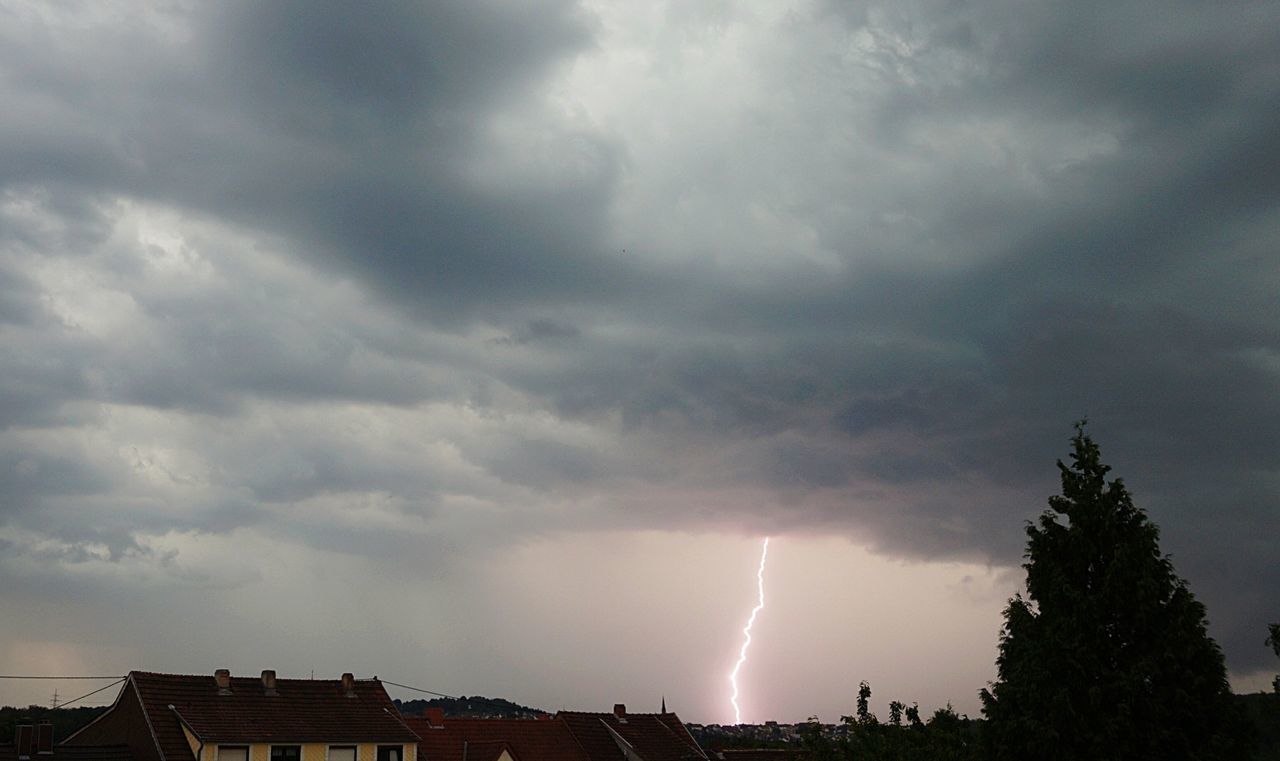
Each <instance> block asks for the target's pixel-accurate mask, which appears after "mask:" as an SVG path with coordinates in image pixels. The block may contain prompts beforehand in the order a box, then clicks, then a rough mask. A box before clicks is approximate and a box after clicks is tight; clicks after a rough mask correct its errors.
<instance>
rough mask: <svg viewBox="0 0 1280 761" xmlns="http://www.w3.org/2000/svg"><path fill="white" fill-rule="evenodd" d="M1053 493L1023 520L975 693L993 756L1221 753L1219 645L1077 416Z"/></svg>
mask: <svg viewBox="0 0 1280 761" xmlns="http://www.w3.org/2000/svg"><path fill="white" fill-rule="evenodd" d="M1058 469H1059V471H1060V472H1061V477H1062V494H1060V495H1057V496H1053V497H1050V498H1049V509H1048V510H1046V511H1045V512H1044V513H1043V514H1041V516H1040V518H1039V520H1038V521H1036V522H1035V523H1031V524H1029V525H1028V526H1027V536H1028V541H1027V551H1026V555H1025V558H1026V561H1027V562H1026V563H1025V564H1024V566H1023V567H1024V568H1025V569H1026V572H1027V581H1026V583H1027V586H1026V597H1023V596H1022V595H1021V594H1019V595H1015V596H1014V597H1013V599H1011V600H1010V601H1009V605H1008V607H1007V608H1006V609H1005V614H1004V618H1005V624H1004V629H1003V631H1002V632H1001V637H1000V653H999V657H998V658H997V661H996V663H997V666H998V669H999V676H998V678H997V680H996V682H995V683H994V684H992V685H990V689H989V690H982V692H981V697H982V702H983V709H982V710H983V713H984V714H985V715H986V716H987V718H988V719H989V722H988V727H987V729H988V732H987V739H988V742H989V745H990V748H989V752H990V756H991V757H992V758H995V759H1046V760H1052V759H1117V760H1118V759H1157V758H1158V759H1233V758H1241V757H1244V754H1245V753H1246V751H1245V750H1244V748H1243V747H1242V746H1241V745H1240V742H1239V740H1238V739H1237V736H1238V735H1237V732H1238V726H1237V719H1236V718H1235V713H1234V708H1233V706H1232V703H1231V693H1230V688H1229V687H1228V684H1227V679H1226V669H1225V667H1224V665H1223V660H1222V651H1221V650H1220V649H1219V648H1218V646H1217V644H1216V643H1215V642H1214V641H1213V639H1211V638H1210V637H1209V635H1208V632H1207V630H1206V621H1205V610H1204V606H1203V605H1201V604H1200V603H1199V602H1198V601H1196V599H1195V597H1194V596H1193V595H1192V594H1191V592H1190V591H1189V590H1188V589H1187V585H1186V582H1184V581H1183V580H1182V579H1180V578H1178V577H1177V576H1176V575H1175V574H1174V571H1173V564H1172V563H1171V561H1170V560H1169V558H1168V557H1167V556H1165V555H1162V554H1161V552H1160V547H1159V529H1157V527H1156V526H1155V524H1153V523H1152V522H1151V521H1150V520H1148V518H1147V516H1146V513H1145V512H1143V510H1141V509H1140V508H1138V507H1136V506H1135V505H1134V504H1133V500H1132V498H1131V496H1130V494H1129V491H1128V490H1127V489H1126V488H1125V486H1124V483H1123V482H1122V481H1121V480H1120V479H1115V480H1112V481H1107V480H1106V475H1107V473H1108V471H1109V470H1110V468H1109V467H1108V466H1106V465H1104V464H1103V463H1102V460H1101V454H1100V452H1099V449H1098V447H1097V445H1096V444H1094V443H1093V441H1092V439H1090V438H1089V436H1088V435H1087V434H1086V433H1085V431H1084V423H1083V422H1081V423H1079V424H1077V425H1076V433H1075V436H1074V437H1073V438H1072V453H1071V464H1070V465H1064V464H1063V463H1062V462H1061V461H1059V462H1058Z"/></svg>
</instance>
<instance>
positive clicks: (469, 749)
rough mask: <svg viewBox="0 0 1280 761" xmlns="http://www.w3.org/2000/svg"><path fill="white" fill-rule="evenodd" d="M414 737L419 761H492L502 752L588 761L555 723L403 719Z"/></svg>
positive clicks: (534, 760)
mask: <svg viewBox="0 0 1280 761" xmlns="http://www.w3.org/2000/svg"><path fill="white" fill-rule="evenodd" d="M405 722H406V723H407V724H408V725H409V727H410V728H411V729H413V730H414V732H416V733H417V735H418V737H419V738H421V739H420V741H419V742H418V760H419V761H496V759H497V758H498V757H499V756H500V755H501V754H502V751H503V750H504V749H505V750H507V752H509V753H510V754H511V756H512V757H513V758H515V759H516V761H591V759H589V758H588V757H587V755H586V753H584V752H583V750H582V748H581V747H580V746H579V745H578V743H577V741H576V740H574V738H573V735H572V734H571V733H570V732H569V729H568V727H566V726H565V724H564V723H563V722H560V721H556V720H538V719H452V718H450V719H445V720H444V723H443V724H432V723H431V721H430V720H428V719H427V718H426V717H423V716H406V717H405Z"/></svg>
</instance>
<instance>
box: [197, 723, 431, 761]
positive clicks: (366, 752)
mask: <svg viewBox="0 0 1280 761" xmlns="http://www.w3.org/2000/svg"><path fill="white" fill-rule="evenodd" d="M183 731H184V732H185V731H186V730H185V729H184V730H183ZM187 742H188V743H190V744H191V752H192V753H194V752H196V750H197V749H198V748H199V747H200V742H199V741H198V740H196V739H195V737H193V736H192V735H191V733H190V732H187ZM228 744H229V745H244V743H228ZM278 744H279V745H296V744H297V743H278ZM351 744H352V743H343V742H339V741H336V740H335V741H334V742H332V743H302V761H328V753H329V746H330V745H351ZM392 744H394V743H359V744H357V745H356V761H378V746H379V745H392ZM197 761H218V746H217V745H214V744H212V743H210V744H209V745H206V746H204V752H203V753H202V755H201V757H200V758H199V759H197ZM249 761H271V745H270V744H268V743H250V744H249ZM404 761H418V746H417V744H415V743H405V745H404Z"/></svg>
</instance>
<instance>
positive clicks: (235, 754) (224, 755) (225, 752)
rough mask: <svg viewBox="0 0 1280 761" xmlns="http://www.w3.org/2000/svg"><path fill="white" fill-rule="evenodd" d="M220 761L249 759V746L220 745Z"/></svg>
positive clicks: (246, 760) (243, 760) (244, 760)
mask: <svg viewBox="0 0 1280 761" xmlns="http://www.w3.org/2000/svg"><path fill="white" fill-rule="evenodd" d="M218 761H249V746H247V745H219V746H218Z"/></svg>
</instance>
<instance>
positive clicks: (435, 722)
mask: <svg viewBox="0 0 1280 761" xmlns="http://www.w3.org/2000/svg"><path fill="white" fill-rule="evenodd" d="M426 717H427V723H428V724H430V725H431V726H433V727H444V709H443V708H437V707H435V706H432V707H431V708H428V709H427V710H426Z"/></svg>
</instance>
